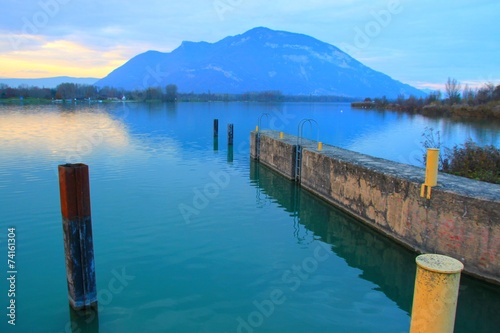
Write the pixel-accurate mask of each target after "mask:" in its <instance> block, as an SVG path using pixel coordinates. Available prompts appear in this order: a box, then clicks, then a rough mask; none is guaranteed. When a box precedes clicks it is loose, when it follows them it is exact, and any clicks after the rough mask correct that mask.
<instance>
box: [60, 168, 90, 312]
mask: <svg viewBox="0 0 500 333" xmlns="http://www.w3.org/2000/svg"><path fill="white" fill-rule="evenodd" d="M58 169H59V190H60V195H61V213H62V219H63V233H64V251H65V254H66V277H67V282H68V298H69V302H70V305H71V306H72V307H73V309H75V310H81V309H85V308H89V307H97V288H96V278H95V263H94V245H93V239H92V221H91V216H90V215H91V214H90V186H89V169H88V166H87V165H85V164H64V165H59V167H58Z"/></svg>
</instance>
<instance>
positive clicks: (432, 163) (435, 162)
mask: <svg viewBox="0 0 500 333" xmlns="http://www.w3.org/2000/svg"><path fill="white" fill-rule="evenodd" d="M438 167H439V149H437V148H427V163H426V165H425V183H423V184H422V188H421V189H420V196H421V197H424V196H425V189H426V188H427V199H430V198H431V190H432V187H433V186H436V185H437V176H438Z"/></svg>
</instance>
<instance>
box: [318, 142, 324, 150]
mask: <svg viewBox="0 0 500 333" xmlns="http://www.w3.org/2000/svg"><path fill="white" fill-rule="evenodd" d="M321 149H323V142H318V150H319V151H321Z"/></svg>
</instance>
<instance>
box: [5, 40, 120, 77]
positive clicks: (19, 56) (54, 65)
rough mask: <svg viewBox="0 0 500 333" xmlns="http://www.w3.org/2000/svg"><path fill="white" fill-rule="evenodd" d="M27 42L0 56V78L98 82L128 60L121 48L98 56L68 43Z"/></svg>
mask: <svg viewBox="0 0 500 333" xmlns="http://www.w3.org/2000/svg"><path fill="white" fill-rule="evenodd" d="M31 41H32V42H34V43H31V44H29V45H27V46H26V47H24V48H23V49H22V50H16V49H12V50H11V51H7V52H0V77H15V78H37V77H48V76H66V75H67V76H74V77H97V78H101V77H104V76H106V75H107V74H109V73H110V72H111V71H113V70H114V69H115V68H117V67H119V66H121V65H122V64H124V63H125V62H126V61H127V60H128V59H127V58H126V57H125V56H124V53H128V52H126V51H127V50H125V49H123V48H118V49H117V50H113V51H104V52H102V51H99V50H96V49H92V48H89V47H87V46H85V45H83V44H78V43H75V42H72V41H68V40H54V41H43V42H41V41H40V40H31Z"/></svg>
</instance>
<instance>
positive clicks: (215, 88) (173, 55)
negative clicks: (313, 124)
mask: <svg viewBox="0 0 500 333" xmlns="http://www.w3.org/2000/svg"><path fill="white" fill-rule="evenodd" d="M167 84H176V85H177V86H178V89H179V91H181V92H194V93H206V92H212V93H245V92H250V91H266V90H279V91H281V92H282V93H283V94H287V95H336V96H345V97H381V96H387V97H388V98H395V97H397V96H398V95H400V94H404V95H415V96H417V97H419V96H424V95H425V93H424V92H422V91H420V90H418V89H416V88H414V87H412V86H410V85H407V84H404V83H402V82H399V81H397V80H394V79H392V78H391V77H389V76H388V75H386V74H384V73H381V72H378V71H375V70H373V69H371V68H369V67H367V66H365V65H363V64H362V63H361V62H359V61H358V60H356V59H354V58H352V57H351V56H349V55H348V54H346V53H345V52H343V51H341V50H340V49H339V48H337V47H335V46H334V45H331V44H328V43H325V42H322V41H320V40H318V39H315V38H313V37H310V36H307V35H304V34H298V33H291V32H287V31H279V30H271V29H268V28H265V27H257V28H253V29H251V30H248V31H247V32H245V33H242V34H239V35H235V36H227V37H225V38H223V39H221V40H219V41H218V42H215V43H208V42H205V41H200V42H191V41H183V42H182V43H181V44H180V46H179V47H177V48H176V49H174V50H173V51H171V52H168V53H164V52H159V51H154V50H149V51H146V52H144V53H141V54H138V55H136V56H135V57H133V58H131V59H130V60H129V61H128V62H126V63H125V64H124V65H122V66H120V67H118V68H116V69H115V70H113V71H112V72H111V73H110V74H108V75H107V76H106V77H104V78H102V79H101V80H99V81H97V82H96V85H97V86H99V87H104V86H111V87H116V88H124V89H128V90H134V89H146V88H149V87H157V86H166V85H167Z"/></svg>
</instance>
